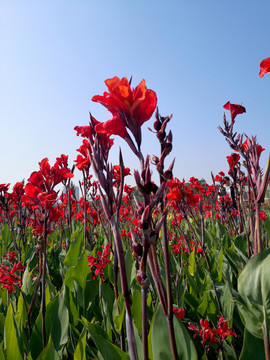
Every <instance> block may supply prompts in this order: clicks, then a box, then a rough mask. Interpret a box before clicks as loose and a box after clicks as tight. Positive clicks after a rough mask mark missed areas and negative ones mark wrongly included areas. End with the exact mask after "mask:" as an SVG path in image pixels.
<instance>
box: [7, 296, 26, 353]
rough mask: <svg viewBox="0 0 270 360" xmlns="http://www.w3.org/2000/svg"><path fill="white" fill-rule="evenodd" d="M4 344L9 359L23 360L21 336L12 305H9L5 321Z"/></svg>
mask: <svg viewBox="0 0 270 360" xmlns="http://www.w3.org/2000/svg"><path fill="white" fill-rule="evenodd" d="M4 343H5V348H6V358H7V359H14V360H15V359H16V360H20V359H23V356H22V344H21V334H20V330H19V328H18V325H17V323H16V320H15V318H14V315H13V308H12V304H11V303H10V304H9V307H8V311H7V316H6V321H5V338H4Z"/></svg>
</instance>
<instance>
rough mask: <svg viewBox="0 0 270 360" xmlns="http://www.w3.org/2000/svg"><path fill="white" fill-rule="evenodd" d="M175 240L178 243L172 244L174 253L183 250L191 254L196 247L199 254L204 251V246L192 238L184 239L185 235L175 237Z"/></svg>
mask: <svg viewBox="0 0 270 360" xmlns="http://www.w3.org/2000/svg"><path fill="white" fill-rule="evenodd" d="M174 241H175V242H176V243H173V244H172V252H173V253H174V254H181V253H182V252H184V253H186V254H189V253H190V252H192V251H193V249H194V248H195V251H196V253H197V254H201V253H202V252H203V250H202V247H201V246H200V244H198V242H197V241H196V240H195V241H193V240H191V239H186V240H185V239H184V238H183V236H179V237H178V238H177V237H174Z"/></svg>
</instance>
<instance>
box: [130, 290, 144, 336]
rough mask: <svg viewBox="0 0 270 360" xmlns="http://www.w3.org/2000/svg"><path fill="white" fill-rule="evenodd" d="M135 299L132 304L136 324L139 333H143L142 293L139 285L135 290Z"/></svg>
mask: <svg viewBox="0 0 270 360" xmlns="http://www.w3.org/2000/svg"><path fill="white" fill-rule="evenodd" d="M132 298H133V301H132V306H131V311H132V316H133V319H134V325H135V326H136V328H137V329H138V333H139V335H141V333H142V295H141V290H140V287H139V286H138V285H137V286H136V287H135V289H134V291H133V296H132Z"/></svg>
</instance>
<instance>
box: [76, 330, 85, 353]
mask: <svg viewBox="0 0 270 360" xmlns="http://www.w3.org/2000/svg"><path fill="white" fill-rule="evenodd" d="M85 347H86V330H85V329H84V330H83V332H82V335H81V336H80V338H79V341H78V344H77V346H76V349H75V352H74V358H73V360H86V357H85Z"/></svg>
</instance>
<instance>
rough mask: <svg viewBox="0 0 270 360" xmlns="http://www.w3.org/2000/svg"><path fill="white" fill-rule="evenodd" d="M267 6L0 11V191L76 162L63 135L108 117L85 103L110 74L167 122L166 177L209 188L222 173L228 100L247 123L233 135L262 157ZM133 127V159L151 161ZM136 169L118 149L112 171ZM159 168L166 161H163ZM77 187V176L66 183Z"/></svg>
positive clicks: (267, 85) (217, 0)
mask: <svg viewBox="0 0 270 360" xmlns="http://www.w3.org/2000/svg"><path fill="white" fill-rule="evenodd" d="M269 16H270V2H269V0H257V1H256V2H255V1H251V0H237V1H236V0H226V1H225V0H212V1H210V0H205V1H201V0H189V1H182V0H169V1H161V0H160V1H152V0H147V1H145V0H136V1H135V0H133V1H131V0H115V1H111V0H103V1H98V0H97V1H94V0H76V1H74V0H73V1H69V0H65V1H61V0H59V1H51V0H46V1H42V0H40V1H36V0H34V1H32V0H27V1H13V0H0V42H1V57H0V77H1V86H0V121H1V131H0V154H1V156H0V168H1V172H0V183H8V182H11V183H12V184H14V183H15V182H16V181H21V180H22V179H23V178H25V179H28V177H29V176H30V174H31V172H32V171H34V170H37V169H38V162H39V161H41V160H42V159H43V158H44V157H48V158H49V160H50V163H52V164H53V163H54V161H55V158H56V157H58V156H59V155H60V154H62V153H63V154H67V155H69V157H70V164H72V163H73V160H74V159H75V158H76V149H77V148H78V147H79V146H80V144H81V140H82V139H81V138H79V137H77V136H76V133H75V131H74V130H73V128H74V126H76V125H87V123H88V119H89V115H88V112H89V111H91V112H92V114H93V115H94V116H95V117H96V118H97V119H98V120H99V121H105V120H108V119H109V118H110V115H111V114H110V113H109V112H107V111H106V110H105V109H103V108H102V106H101V105H100V104H97V103H93V102H92V101H91V98H92V96H93V95H96V94H102V93H103V92H104V91H105V90H106V86H105V84H104V80H105V79H107V78H111V77H113V76H115V75H117V76H119V77H123V76H127V77H128V78H129V77H130V76H131V75H132V76H133V86H136V85H137V84H138V83H139V82H140V81H141V79H143V78H144V79H145V80H146V85H147V87H148V88H151V89H153V90H155V91H156V93H157V96H158V106H159V110H160V113H161V114H162V115H164V116H165V115H169V114H171V113H172V114H173V118H172V120H171V122H170V125H169V127H170V129H171V130H172V132H173V152H172V154H171V157H170V159H169V160H172V159H173V157H175V158H176V164H175V169H174V175H175V176H177V177H178V178H180V179H183V178H185V179H186V180H188V179H189V178H190V177H191V176H195V177H198V178H199V179H200V178H205V179H206V180H207V181H209V182H210V181H211V175H210V173H211V171H213V172H214V174H216V173H217V172H219V171H220V170H223V171H224V172H227V171H228V166H227V162H226V156H227V155H230V153H231V150H230V149H229V147H228V145H227V143H226V141H225V140H224V138H223V137H222V135H221V134H220V133H219V131H218V129H217V126H218V125H221V124H222V117H223V112H224V109H223V105H224V104H225V103H226V102H227V101H231V102H232V103H236V104H242V105H243V106H245V107H246V110H247V113H246V114H243V115H239V116H238V117H237V118H236V127H235V128H236V130H237V131H238V132H241V133H242V132H244V133H246V134H247V135H249V136H250V135H257V137H258V141H259V143H260V144H261V145H262V146H263V147H265V148H266V150H265V152H264V153H263V154H262V159H261V164H262V167H265V165H266V161H267V158H268V154H269V150H270V146H269V133H270V121H269V120H270V102H269V97H270V95H269V94H270V75H265V77H264V78H262V79H259V77H258V73H259V64H260V62H261V60H263V59H264V58H267V57H269V56H270V47H269V38H270V25H269ZM152 124H153V119H151V120H149V122H147V123H145V124H144V125H143V152H144V154H147V153H149V154H150V155H151V156H152V155H157V156H158V155H159V146H158V143H157V142H156V139H155V136H154V134H152V133H150V132H149V131H148V130H147V127H148V126H149V127H151V126H152ZM119 146H121V148H122V151H123V156H124V161H125V165H126V166H129V167H131V168H139V164H138V163H137V160H136V158H135V157H134V156H133V154H132V153H131V151H130V150H129V149H128V148H127V147H126V146H125V144H124V143H123V141H122V140H121V139H119V138H116V139H115V145H114V147H113V148H112V150H111V151H112V153H111V161H112V162H113V164H117V163H118V150H119ZM168 163H169V161H168ZM79 178H80V174H79V172H78V171H77V174H76V179H79Z"/></svg>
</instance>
